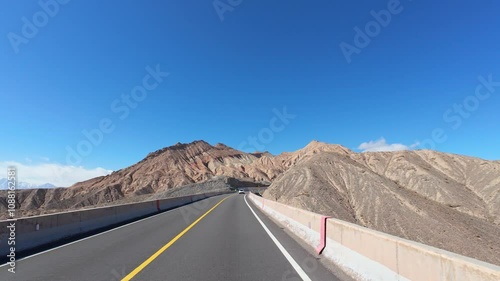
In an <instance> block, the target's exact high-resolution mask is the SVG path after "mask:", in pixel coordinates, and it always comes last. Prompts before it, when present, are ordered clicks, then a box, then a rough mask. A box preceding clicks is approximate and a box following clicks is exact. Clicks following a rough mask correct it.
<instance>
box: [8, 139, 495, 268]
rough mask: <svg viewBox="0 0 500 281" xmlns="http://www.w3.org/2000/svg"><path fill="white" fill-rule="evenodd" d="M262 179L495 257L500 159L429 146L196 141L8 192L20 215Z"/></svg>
mask: <svg viewBox="0 0 500 281" xmlns="http://www.w3.org/2000/svg"><path fill="white" fill-rule="evenodd" d="M269 184H270V186H269V188H268V189H267V190H266V191H265V192H264V194H263V195H264V197H266V198H270V199H273V200H277V201H279V202H283V203H286V204H289V205H292V206H297V207H299V208H303V209H307V210H310V211H313V212H317V213H322V214H325V215H331V216H333V217H336V218H339V219H342V220H346V221H350V222H353V223H357V224H359V225H362V226H365V227H369V228H372V229H376V230H380V231H383V232H386V233H390V234H393V235H396V236H399V237H403V238H407V239H411V240H414V241H418V242H422V243H425V244H429V245H433V246H436V247H439V248H443V249H446V250H450V251H453V252H456V253H460V254H463V255H467V256H471V257H474V258H478V259H481V260H484V261H487V262H491V263H495V264H500V256H499V255H498V254H497V253H499V252H500V162H499V161H486V160H482V159H478V158H472V157H467V156H460V155H454V154H446V153H440V152H435V151H428V150H419V151H397V152H366V153H355V152H353V151H351V150H349V149H347V148H345V147H343V146H340V145H333V144H326V143H321V142H317V141H312V142H311V143H309V144H308V145H307V146H306V147H304V148H302V149H300V150H297V151H295V152H285V153H282V154H280V155H277V156H273V155H271V154H270V153H267V152H257V153H245V152H242V151H238V150H236V149H233V148H231V147H228V146H226V145H224V144H216V145H214V146H212V145H210V144H208V143H206V142H204V141H195V142H192V143H189V144H181V143H178V144H176V145H173V146H170V147H166V148H163V149H160V150H157V151H155V152H152V153H150V154H148V155H147V156H146V157H145V158H144V159H143V160H141V161H140V162H138V163H136V164H134V165H132V166H130V167H127V168H124V169H121V170H118V171H115V172H113V173H112V174H110V175H107V176H103V177H98V178H94V179H90V180H88V181H84V182H80V183H77V184H75V185H73V186H71V187H69V188H53V189H29V190H20V191H19V192H18V194H17V198H18V202H19V207H20V208H19V209H20V211H21V214H22V215H35V214H41V213H49V212H55V211H61V210H67V209H71V210H74V209H78V208H84V207H89V206H103V205H109V204H114V203H125V202H136V201H140V200H147V199H153V198H165V197H172V196H180V195H187V194H193V193H199V192H202V191H204V190H206V191H213V190H222V189H228V188H232V187H235V186H248V185H269ZM2 193H5V191H0V214H4V213H6V212H5V209H6V205H7V204H6V202H5V196H4V195H3V194H2Z"/></svg>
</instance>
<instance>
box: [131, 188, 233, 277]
mask: <svg viewBox="0 0 500 281" xmlns="http://www.w3.org/2000/svg"><path fill="white" fill-rule="evenodd" d="M232 196H234V195H231V196H228V197H226V198H224V199H222V200H221V201H219V203H217V204H215V206H213V207H212V208H211V209H210V210H208V211H207V212H206V213H204V214H203V215H202V216H201V217H199V218H198V219H197V220H195V221H194V222H193V223H192V224H190V225H189V226H188V227H186V228H185V229H184V230H183V231H181V232H180V233H179V234H177V236H175V237H174V238H173V239H172V240H170V242H168V243H167V244H165V245H163V247H161V248H160V249H159V250H158V251H156V252H155V253H154V254H153V255H151V256H150V257H149V258H148V259H147V260H145V261H144V262H143V263H141V264H140V265H139V266H138V267H136V268H135V269H134V270H132V272H130V273H129V274H128V275H127V276H125V277H124V278H123V279H122V280H121V281H129V280H131V279H132V278H134V276H136V275H137V274H138V273H139V272H141V271H142V270H143V269H144V268H145V267H146V266H148V265H149V264H150V263H151V262H152V261H154V260H155V259H156V258H157V257H158V256H159V255H161V254H162V253H163V252H165V251H166V250H167V249H168V248H169V247H170V246H172V245H173V244H174V243H175V242H176V241H177V240H179V238H181V237H182V236H183V235H184V234H186V233H187V232H188V231H189V230H190V229H191V228H193V227H194V226H195V225H196V224H197V223H199V222H200V221H201V220H202V219H203V218H204V217H206V216H207V215H208V214H209V213H210V212H212V211H213V210H214V209H215V208H217V206H219V205H220V204H221V203H222V202H224V200H226V199H227V198H229V197H232Z"/></svg>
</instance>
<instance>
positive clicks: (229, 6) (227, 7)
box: [212, 0, 243, 22]
mask: <svg viewBox="0 0 500 281" xmlns="http://www.w3.org/2000/svg"><path fill="white" fill-rule="evenodd" d="M242 2H243V0H214V2H213V3H212V5H213V6H214V9H215V12H216V13H217V15H218V16H219V19H220V21H221V22H223V21H224V14H225V13H226V12H232V11H234V8H236V7H238V6H239V5H240V4H241V3H242Z"/></svg>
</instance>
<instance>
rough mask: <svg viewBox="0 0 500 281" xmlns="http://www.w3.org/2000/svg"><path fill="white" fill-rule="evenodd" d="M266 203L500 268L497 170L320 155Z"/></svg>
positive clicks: (408, 156)
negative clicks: (342, 222)
mask: <svg viewBox="0 0 500 281" xmlns="http://www.w3.org/2000/svg"><path fill="white" fill-rule="evenodd" d="M264 197H266V198H270V199H273V200H277V201H279V202H283V203H285V204H289V205H293V206H296V207H299V208H302V209H306V210H310V211H313V212H317V213H322V214H325V215H330V216H332V217H335V218H339V219H342V220H345V221H349V222H353V223H356V224H359V225H362V226H365V227H369V228H372V229H376V230H379V231H382V232H385V233H390V234H393V235H396V236H399V237H403V238H406V239H410V240H414V241H417V242H422V243H425V244H428V245H432V246H435V247H438V248H442V249H447V250H450V251H453V252H456V253H460V254H463V255H467V256H471V257H474V258H478V259H481V260H484V261H487V262H490V263H495V264H500V256H499V255H498V253H500V163H498V162H494V161H485V160H481V159H477V158H472V157H466V156H460V155H453V154H445V153H439V152H435V151H427V150H422V151H397V152H367V153H335V152H333V153H332V152H329V153H319V154H316V155H313V156H311V157H309V158H307V159H304V160H303V161H300V162H299V163H297V165H295V166H293V167H291V168H290V169H288V170H287V171H285V172H284V173H283V174H282V175H280V176H279V177H278V178H276V179H275V180H274V181H273V183H272V184H271V186H270V187H269V188H268V189H267V190H266V191H265V192H264Z"/></svg>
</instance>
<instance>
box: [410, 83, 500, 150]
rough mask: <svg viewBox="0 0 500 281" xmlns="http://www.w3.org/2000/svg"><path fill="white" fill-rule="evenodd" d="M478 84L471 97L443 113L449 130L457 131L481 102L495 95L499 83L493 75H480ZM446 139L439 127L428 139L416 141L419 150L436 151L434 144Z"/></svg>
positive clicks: (445, 134) (443, 131)
mask: <svg viewBox="0 0 500 281" xmlns="http://www.w3.org/2000/svg"><path fill="white" fill-rule="evenodd" d="M477 79H478V80H479V83H478V84H477V86H476V89H475V92H474V94H472V95H468V96H466V97H465V98H464V99H463V100H462V102H461V103H455V104H453V105H452V106H451V107H450V108H448V109H447V110H446V111H445V112H444V113H443V120H444V122H445V123H447V124H450V126H451V129H453V130H458V129H459V128H460V127H461V126H462V124H463V123H464V120H467V119H468V118H470V117H471V116H472V113H473V112H475V111H476V110H477V109H478V108H479V106H480V104H481V102H484V101H485V100H487V99H489V98H490V97H491V94H493V93H495V92H496V91H497V90H498V89H497V88H499V87H500V81H494V80H493V75H492V74H489V75H488V77H487V78H485V77H483V76H482V75H481V76H479V77H478V78H477ZM447 139H448V134H447V133H446V130H445V129H444V128H441V127H436V128H434V130H432V132H431V136H430V138H427V139H424V140H423V141H417V143H418V144H419V145H418V146H419V147H420V148H424V149H432V150H434V149H436V144H442V143H444V142H445V141H446V140H447Z"/></svg>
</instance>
